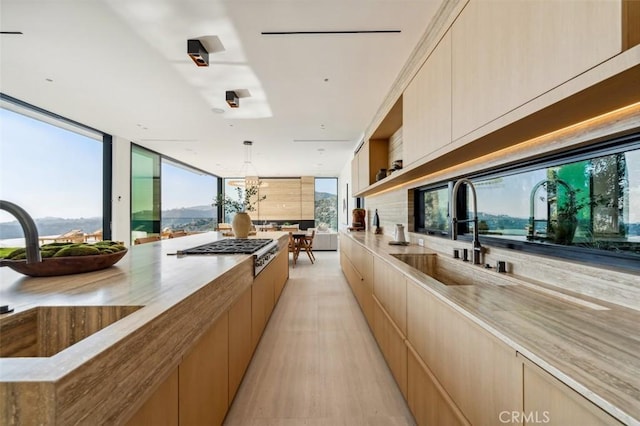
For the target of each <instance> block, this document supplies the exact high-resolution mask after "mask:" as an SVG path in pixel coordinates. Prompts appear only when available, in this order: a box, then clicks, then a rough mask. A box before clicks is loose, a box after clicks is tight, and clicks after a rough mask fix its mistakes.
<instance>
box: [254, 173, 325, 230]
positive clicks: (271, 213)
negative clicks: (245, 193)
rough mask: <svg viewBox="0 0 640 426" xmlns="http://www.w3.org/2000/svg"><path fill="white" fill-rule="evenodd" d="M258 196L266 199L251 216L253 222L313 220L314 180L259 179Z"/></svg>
mask: <svg viewBox="0 0 640 426" xmlns="http://www.w3.org/2000/svg"><path fill="white" fill-rule="evenodd" d="M260 181H261V182H262V183H263V185H264V186H262V187H260V191H259V196H260V197H262V196H266V197H267V198H266V199H265V200H263V201H261V202H260V204H259V205H258V209H257V212H253V213H252V214H251V218H252V219H253V220H258V221H269V220H287V221H291V222H297V221H300V220H313V219H314V215H315V206H314V204H315V178H314V177H313V176H302V177H299V178H282V179H275V178H274V179H268V178H261V179H260Z"/></svg>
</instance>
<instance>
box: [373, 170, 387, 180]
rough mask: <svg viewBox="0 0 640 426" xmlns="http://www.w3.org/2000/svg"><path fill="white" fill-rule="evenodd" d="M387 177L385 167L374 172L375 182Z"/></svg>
mask: <svg viewBox="0 0 640 426" xmlns="http://www.w3.org/2000/svg"><path fill="white" fill-rule="evenodd" d="M386 177H387V169H380V170H378V173H377V174H376V182H377V181H379V180H382V179H384V178H386Z"/></svg>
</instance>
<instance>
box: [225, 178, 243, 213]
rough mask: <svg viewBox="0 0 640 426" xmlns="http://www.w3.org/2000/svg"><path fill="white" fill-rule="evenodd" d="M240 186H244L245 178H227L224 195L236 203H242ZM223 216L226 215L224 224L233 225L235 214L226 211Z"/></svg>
mask: <svg viewBox="0 0 640 426" xmlns="http://www.w3.org/2000/svg"><path fill="white" fill-rule="evenodd" d="M239 185H244V178H225V179H224V194H225V195H226V196H227V197H229V198H231V199H232V200H234V201H240V195H241V194H240V193H239V192H238V188H241V186H239ZM222 214H223V215H224V221H223V222H224V223H231V221H232V220H233V216H234V215H235V213H230V212H225V211H223V212H222Z"/></svg>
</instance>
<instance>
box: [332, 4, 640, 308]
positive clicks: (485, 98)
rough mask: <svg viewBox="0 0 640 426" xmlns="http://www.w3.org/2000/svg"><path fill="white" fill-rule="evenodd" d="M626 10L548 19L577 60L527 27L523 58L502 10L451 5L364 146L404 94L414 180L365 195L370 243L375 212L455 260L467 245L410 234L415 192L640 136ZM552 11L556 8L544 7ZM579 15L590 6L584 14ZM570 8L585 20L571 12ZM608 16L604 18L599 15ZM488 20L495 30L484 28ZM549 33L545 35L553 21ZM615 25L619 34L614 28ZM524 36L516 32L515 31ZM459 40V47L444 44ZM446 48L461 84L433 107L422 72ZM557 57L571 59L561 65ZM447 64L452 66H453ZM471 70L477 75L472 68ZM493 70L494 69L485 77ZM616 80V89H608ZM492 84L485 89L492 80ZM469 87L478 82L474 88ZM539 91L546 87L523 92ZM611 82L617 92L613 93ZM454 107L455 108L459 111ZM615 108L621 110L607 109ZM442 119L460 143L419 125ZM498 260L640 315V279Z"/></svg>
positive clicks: (505, 256) (494, 253)
mask: <svg viewBox="0 0 640 426" xmlns="http://www.w3.org/2000/svg"><path fill="white" fill-rule="evenodd" d="M454 4H455V7H454V6H453V5H454ZM504 4H506V3H504ZM532 4H533V2H531V4H528V5H525V4H524V3H523V2H518V3H517V4H516V3H514V4H512V5H510V7H513V8H515V9H514V10H513V12H514V13H512V14H510V15H509V17H503V19H505V20H515V18H512V17H515V16H519V18H518V19H521V20H523V22H529V21H528V18H527V16H529V15H528V14H527V13H526V11H523V10H516V9H518V8H519V7H521V6H522V7H529V6H531V5H532ZM537 4H538V5H541V3H537ZM622 4H623V2H608V3H606V4H605V3H598V4H596V3H589V4H588V5H587V4H586V3H572V4H563V6H562V8H561V9H562V10H559V11H558V16H560V15H562V14H565V13H569V14H570V15H572V16H574V15H575V19H574V20H573V21H572V23H571V25H570V26H565V24H564V23H562V22H559V21H558V22H556V21H555V18H553V19H551V18H549V23H548V26H549V28H548V30H549V33H557V35H562V37H564V38H563V42H564V43H568V44H567V45H572V44H573V47H571V49H570V50H569V51H564V50H563V49H565V48H566V47H567V45H563V46H559V45H558V44H559V43H558V40H560V39H562V37H550V38H548V37H547V36H548V35H549V34H546V35H545V36H544V37H542V38H541V39H540V40H536V38H535V37H527V34H526V31H527V30H528V31H534V32H536V34H538V33H544V32H545V28H544V26H541V27H534V29H533V30H532V29H531V28H527V27H525V26H521V28H515V27H514V28H512V29H511V30H510V31H512V32H513V35H514V37H515V38H517V39H520V38H522V37H525V38H527V40H523V43H524V44H526V43H532V42H533V43H538V42H539V43H541V44H540V45H532V46H529V50H527V49H523V47H522V46H521V45H518V44H517V43H516V44H513V43H507V44H504V43H502V42H500V40H502V41H505V40H507V38H510V36H509V34H506V33H501V31H502V29H501V26H500V25H498V24H499V22H493V21H495V19H497V18H496V16H498V15H499V14H498V15H496V14H495V13H488V12H490V10H489V9H490V8H491V7H493V6H495V4H494V5H489V6H488V7H489V9H485V7H486V6H487V5H488V2H484V3H483V2H481V1H478V0H470V1H469V2H452V3H450V4H449V9H446V6H445V5H443V9H442V14H441V15H440V17H439V18H438V19H436V20H434V22H432V26H431V27H430V29H428V30H427V33H426V34H425V37H423V41H422V43H421V44H419V45H418V46H417V47H416V50H415V51H414V55H413V57H411V58H410V59H409V61H408V62H407V66H406V67H405V69H404V70H403V73H401V75H400V76H399V77H398V80H397V81H396V84H395V85H394V87H392V89H391V90H390V93H389V96H388V97H387V99H386V100H385V104H383V105H382V106H381V107H380V111H379V113H378V114H377V115H376V117H375V118H374V120H373V121H372V124H371V126H370V128H369V129H368V130H367V132H365V135H371V134H373V133H374V132H375V129H376V128H377V127H378V126H379V125H381V123H382V122H383V121H384V114H385V112H388V111H389V110H390V108H391V105H393V104H394V103H395V101H396V99H397V98H398V97H399V96H401V95H402V93H403V91H405V96H404V97H405V101H406V102H409V101H411V102H414V103H413V104H408V106H406V105H405V111H404V113H405V121H406V118H407V117H408V116H410V117H411V118H412V122H410V123H407V122H405V123H404V126H403V127H405V129H404V132H403V133H404V138H405V141H404V149H405V152H404V161H405V168H407V166H409V169H410V173H406V172H407V170H405V171H403V173H404V176H405V177H404V178H402V179H394V180H395V181H396V182H398V183H397V184H396V185H393V184H385V185H380V184H378V185H377V188H376V184H375V183H373V185H372V187H373V189H371V190H365V191H364V195H365V208H366V210H367V223H368V229H367V232H373V229H372V228H371V219H372V216H373V213H374V211H375V209H377V210H378V214H379V216H380V222H381V226H382V228H383V233H384V234H386V235H389V236H393V233H394V229H395V225H396V224H398V223H399V224H404V226H405V228H406V229H407V230H408V231H409V232H408V237H409V239H410V240H411V241H412V242H413V243H417V242H418V240H422V241H423V242H424V244H425V245H426V246H428V247H429V248H431V249H433V250H435V251H437V252H438V253H440V254H442V255H445V256H451V253H452V250H453V248H454V247H455V248H457V247H460V246H464V245H465V244H464V243H463V244H461V243H460V242H453V241H449V240H446V239H442V238H436V237H431V236H426V235H423V234H417V233H413V232H411V231H413V225H414V218H413V199H412V194H413V190H414V189H415V188H417V187H420V186H423V185H427V184H429V183H434V182H442V181H447V180H451V179H454V178H459V177H461V176H465V175H467V174H470V173H473V172H477V171H481V170H486V169H489V168H493V167H497V166H500V165H505V164H513V163H519V162H524V161H527V159H531V158H535V157H538V156H541V155H544V154H548V153H551V152H560V151H566V150H569V149H571V148H573V147H578V146H584V145H587V144H589V143H592V142H594V141H598V140H604V139H606V138H608V137H612V136H613V135H620V134H628V133H632V132H637V131H638V130H640V103H637V102H638V100H637V96H635V97H633V96H631V97H627V95H626V94H625V92H627V93H629V92H630V93H633V92H634V91H635V93H636V94H637V93H638V89H640V87H638V79H636V78H635V76H637V75H638V68H639V65H638V64H640V46H638V45H636V46H635V47H633V46H628V45H626V46H624V47H623V45H622V41H621V38H622V37H621V35H623V32H624V28H623V27H624V26H622V27H621V25H620V22H617V21H616V20H619V19H620V18H619V16H620V13H619V12H620V6H621V5H622ZM549 5H550V4H549V3H547V4H546V5H543V6H541V7H548V6H549ZM554 5H558V3H555V4H554ZM581 5H585V6H584V8H583V7H582V6H581ZM553 7H555V6H553ZM565 7H567V8H568V9H565ZM572 7H575V8H577V9H571V8H572ZM600 7H602V8H603V9H601V10H596V9H593V8H600ZM576 12H580V13H576ZM446 13H450V16H449V17H447V16H444V15H445V14H446ZM460 16H462V17H463V18H464V22H467V23H468V21H469V19H471V18H473V19H477V20H479V21H478V22H475V24H474V25H475V27H474V28H469V26H468V25H464V26H463V25H458V26H457V27H456V22H458V23H459V22H462V20H461V21H456V20H457V19H458V18H459V17H460ZM541 16H544V14H543V15H541ZM538 18H540V17H538ZM473 19H471V20H472V21H473ZM542 19H547V18H542ZM488 20H492V22H485V21H488ZM505 22H506V21H505ZM542 22H543V23H544V25H547V22H546V21H542ZM607 22H609V23H613V24H614V25H607ZM483 23H484V24H485V26H484V27H483ZM521 24H522V22H521ZM587 24H589V25H590V26H589V25H587ZM434 25H436V26H437V25H440V27H439V28H437V27H434ZM509 25H511V26H513V25H514V22H509ZM594 25H601V26H603V33H606V37H603V38H601V39H599V40H597V41H595V43H598V48H597V49H595V48H594V49H592V50H589V49H591V48H592V45H593V44H592V43H590V42H585V41H584V38H583V37H582V36H580V37H577V35H580V34H583V33H584V32H585V31H586V32H589V31H590V29H589V28H593V26H594ZM515 26H516V27H517V26H518V25H517V23H516V25H515ZM621 28H623V29H621ZM452 32H453V36H452V37H451V40H452V41H453V42H450V41H447V43H446V44H442V43H440V41H441V40H445V39H446V38H447V36H449V35H450V33H452ZM475 32H480V33H481V35H482V37H485V38H486V40H485V42H486V43H487V44H485V45H482V46H481V48H477V47H476V48H475V49H476V51H475V53H474V51H473V49H474V47H473V46H472V43H473V41H474V37H475V38H477V37H478V35H477V34H475ZM594 34H595V33H592V35H594ZM516 35H517V37H516ZM574 36H576V37H577V38H574ZM505 37H506V38H505ZM587 38H589V37H587ZM463 40H468V43H466V44H467V45H464V44H465V43H461V42H462V41H463ZM499 42H500V43H502V44H500V43H499ZM556 45H558V46H556ZM438 46H440V47H439V49H440V53H439V54H438V56H437V60H436V62H435V64H437V65H438V66H440V65H441V63H442V62H443V56H442V49H447V50H445V52H446V51H450V52H451V57H452V62H451V65H450V66H451V68H452V71H451V74H452V77H453V80H454V81H453V82H450V83H449V84H451V88H452V90H451V91H449V92H446V91H445V93H444V95H442V93H440V95H441V96H444V100H445V101H447V102H444V101H443V99H440V100H438V99H436V104H432V105H429V102H430V100H429V99H431V98H429V96H431V94H432V93H434V92H433V90H426V89H424V88H425V87H426V88H428V85H429V84H430V83H429V77H424V81H425V82H420V84H414V83H415V81H417V80H415V78H416V76H417V75H418V74H419V73H422V74H425V73H428V72H430V71H432V70H431V69H430V68H429V62H430V60H431V58H435V56H434V55H433V52H434V51H436V49H437V48H438ZM505 46H506V47H505ZM501 49H503V50H501ZM504 49H510V50H504ZM518 49H519V50H522V52H520V53H525V52H526V55H525V56H527V55H530V56H527V57H526V58H524V57H521V55H520V53H519V51H517V50H518ZM598 49H599V50H598ZM622 49H627V50H626V51H623V50H622ZM465 52H467V53H465ZM563 52H564V53H563ZM621 52H622V53H621ZM556 55H560V56H561V57H558V58H556ZM483 58H484V59H483ZM532 59H533V60H535V61H537V63H538V66H536V67H533V65H532V64H530V61H531V60H532ZM474 61H475V62H474ZM510 61H511V62H510ZM558 61H562V62H563V63H564V62H571V63H567V64H565V65H563V66H560V67H556V66H555V65H554V63H557V62H558ZM581 61H582V62H581ZM602 61H604V62H602ZM444 62H445V63H446V57H445V58H444ZM466 63H475V65H474V66H472V67H466V66H464V64H466ZM486 63H489V65H486ZM500 63H503V64H504V63H510V66H509V67H501V68H497V69H493V68H491V66H492V65H491V64H493V65H496V64H497V65H499V64H500ZM543 64H546V66H544V65H543ZM484 66H488V67H489V68H487V69H481V68H482V67H484ZM456 67H458V68H456ZM434 69H440V68H435V67H434ZM425 70H426V71H425ZM625 73H632V75H633V76H634V77H633V78H631V79H626V78H621V79H619V80H620V84H618V85H617V86H616V79H617V78H615V77H617V76H622V75H623V74H625ZM483 76H484V77H483ZM572 76H574V77H572ZM609 76H614V78H611V79H609V80H606V78H607V77H609ZM485 77H486V81H485V80H482V79H483V78H485ZM421 78H422V77H421ZM468 79H471V80H469V81H467V80H468ZM534 81H535V85H536V88H533V87H532V86H527V84H525V82H534ZM518 82H519V83H518ZM563 82H564V83H563ZM610 82H613V84H609V83H610ZM436 83H437V82H436ZM471 83H473V85H474V86H473V87H471V88H469V90H463V86H461V84H462V85H464V84H471ZM525 86H526V87H525ZM407 88H409V89H407ZM471 89H473V90H471ZM406 90H413V91H414V93H413V94H412V97H409V96H406ZM496 90H497V91H496ZM416 93H417V95H416ZM451 99H453V101H454V102H453V106H451V105H452V104H451ZM609 99H613V100H614V101H615V102H613V103H611V104H609V105H607V102H608V100H609ZM440 101H442V102H443V103H442V104H440V105H449V107H448V109H447V108H445V109H442V108H440V109H438V105H439V104H438V103H437V102H440ZM425 105H426V107H425ZM408 107H409V108H421V110H420V111H417V112H418V113H419V114H418V115H416V114H413V115H407V114H406V113H407V112H408V109H407V108H408ZM433 111H436V112H437V113H440V112H442V111H444V112H445V113H448V114H449V115H450V120H451V121H450V123H451V124H450V125H451V130H450V131H449V132H445V135H447V134H448V135H450V136H448V137H449V138H450V139H448V140H447V139H444V140H443V139H442V136H441V135H442V134H443V133H442V132H439V133H437V134H434V133H433V131H432V130H433V127H431V128H429V127H427V128H425V127H424V126H423V127H420V120H417V121H416V120H413V119H414V118H415V117H424V115H420V114H425V113H429V112H430V113H434V112H433ZM541 111H542V112H541ZM414 112H415V111H414ZM409 113H412V111H409ZM445 115H446V114H445ZM409 124H411V125H413V126H415V125H416V124H418V128H416V127H414V128H412V129H411V131H409V129H408V128H406V127H407V125H409ZM440 130H441V129H440ZM416 135H417V137H418V139H417V141H416V140H412V141H410V142H411V143H407V140H406V139H407V138H410V137H414V136H416ZM445 138H446V136H445ZM390 145H391V146H393V148H391V149H393V150H395V151H394V152H397V145H394V144H390ZM427 145H428V146H427ZM407 147H411V148H409V149H411V150H413V149H414V148H413V147H419V148H421V149H423V150H424V152H421V153H420V154H419V155H416V153H415V151H411V152H407ZM408 158H412V162H413V163H412V164H407V163H409V161H407V159H408ZM411 169H412V170H411ZM349 176H350V171H349V172H347V171H346V170H345V171H343V173H342V174H341V180H340V187H341V188H342V187H344V185H345V182H346V179H350V178H349ZM406 176H410V177H406ZM392 178H393V176H392ZM394 180H390V182H393V181H394ZM351 208H352V206H350V209H351ZM497 260H504V261H506V262H508V267H509V272H511V273H513V274H516V275H519V276H522V277H524V278H530V279H537V280H540V281H544V282H545V283H547V284H550V285H552V286H557V287H563V288H566V289H568V290H571V291H574V292H577V293H582V294H584V295H587V296H590V297H595V298H597V299H601V300H606V301H609V302H613V303H617V304H620V305H623V306H627V307H630V308H633V309H640V286H638V285H637V281H638V276H637V274H631V273H624V272H620V271H617V270H613V269H608V268H605V267H594V266H591V265H587V264H581V263H577V262H568V261H563V260H559V259H553V258H547V257H543V256H536V255H531V254H523V253H521V252H516V251H514V250H508V249H497V248H491V247H490V248H489V249H488V251H487V253H486V263H490V264H495V262H496V261H497Z"/></svg>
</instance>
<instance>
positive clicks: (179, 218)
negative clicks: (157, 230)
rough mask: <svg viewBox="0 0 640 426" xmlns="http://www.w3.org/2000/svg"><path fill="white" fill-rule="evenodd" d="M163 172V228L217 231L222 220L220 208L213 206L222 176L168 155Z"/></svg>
mask: <svg viewBox="0 0 640 426" xmlns="http://www.w3.org/2000/svg"><path fill="white" fill-rule="evenodd" d="M161 173H162V174H161V175H162V178H161V180H160V181H161V193H162V201H161V203H162V213H161V226H162V229H163V230H167V228H168V229H170V230H178V229H180V230H184V231H188V232H201V231H213V230H214V229H215V226H216V224H217V223H218V209H217V208H216V207H214V206H213V205H212V203H213V200H214V199H215V198H216V196H217V194H218V178H217V177H215V176H212V175H210V174H208V173H204V172H201V171H198V170H196V169H193V168H191V167H188V166H185V165H184V164H181V163H178V162H175V161H173V160H170V159H166V158H163V159H162V172H161Z"/></svg>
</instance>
